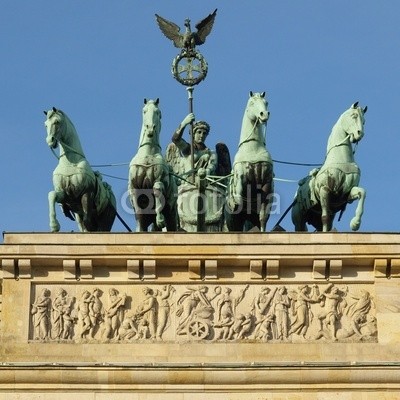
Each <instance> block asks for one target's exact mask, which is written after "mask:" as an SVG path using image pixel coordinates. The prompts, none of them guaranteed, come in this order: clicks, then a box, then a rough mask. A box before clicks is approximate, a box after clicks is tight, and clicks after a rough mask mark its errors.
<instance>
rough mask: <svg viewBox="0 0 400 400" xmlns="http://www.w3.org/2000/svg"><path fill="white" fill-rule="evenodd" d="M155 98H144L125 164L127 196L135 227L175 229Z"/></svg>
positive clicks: (172, 193)
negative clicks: (134, 148)
mask: <svg viewBox="0 0 400 400" xmlns="http://www.w3.org/2000/svg"><path fill="white" fill-rule="evenodd" d="M158 103H159V100H158V99H156V100H146V99H145V100H144V107H143V123H142V130H141V132H140V140H139V148H138V151H137V153H136V155H135V156H134V157H133V158H132V161H131V162H130V164H129V183H128V190H129V197H130V200H131V203H132V206H133V208H134V210H135V217H136V222H137V224H136V231H137V232H145V231H147V230H148V228H149V226H150V225H153V230H155V231H160V230H163V229H165V228H166V230H167V231H176V230H177V210H176V198H177V195H176V191H177V188H176V181H175V178H174V177H173V175H172V169H171V167H170V166H169V164H167V162H166V161H165V160H164V157H163V156H162V154H161V147H160V142H159V137H160V131H161V111H160V109H159V108H158Z"/></svg>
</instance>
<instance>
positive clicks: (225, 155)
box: [215, 143, 232, 176]
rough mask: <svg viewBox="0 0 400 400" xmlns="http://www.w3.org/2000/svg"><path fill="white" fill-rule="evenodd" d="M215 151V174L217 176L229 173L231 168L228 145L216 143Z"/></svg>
mask: <svg viewBox="0 0 400 400" xmlns="http://www.w3.org/2000/svg"><path fill="white" fill-rule="evenodd" d="M215 152H216V153H217V158H218V165H217V170H216V172H215V175H218V176H227V175H229V174H230V173H231V170H232V164H231V156H230V154H229V149H228V146H227V145H226V144H225V143H217V144H216V145H215Z"/></svg>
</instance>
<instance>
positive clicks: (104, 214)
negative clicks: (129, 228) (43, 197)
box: [44, 107, 117, 232]
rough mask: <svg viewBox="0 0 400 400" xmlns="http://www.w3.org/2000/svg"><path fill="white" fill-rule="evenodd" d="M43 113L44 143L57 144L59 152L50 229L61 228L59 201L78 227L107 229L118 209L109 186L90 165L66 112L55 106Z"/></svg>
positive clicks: (87, 229) (54, 180)
mask: <svg viewBox="0 0 400 400" xmlns="http://www.w3.org/2000/svg"><path fill="white" fill-rule="evenodd" d="M44 113H45V114H46V116H47V119H46V122H45V126H46V130H47V138H46V141H47V144H48V145H49V147H50V148H51V149H52V150H54V149H55V148H57V147H58V146H60V155H59V156H56V157H57V158H58V165H57V167H56V169H55V170H54V172H53V185H54V190H53V191H51V192H49V214H50V215H49V216H50V229H51V231H52V232H58V231H59V230H60V224H59V222H58V220H57V217H56V210H55V204H56V203H60V204H61V205H62V209H63V212H64V214H65V216H67V217H68V218H70V219H72V220H74V219H75V220H76V222H77V223H78V227H79V230H80V231H82V232H94V231H110V230H111V228H112V225H113V223H114V220H115V216H116V213H117V211H116V201H115V196H114V194H113V192H112V189H111V186H110V185H108V184H107V183H106V182H103V181H102V179H101V175H100V173H99V172H97V171H96V172H94V171H93V170H92V168H91V167H90V165H89V163H88V162H87V160H86V157H85V155H84V152H83V150H82V146H81V143H80V141H79V137H78V134H77V132H76V130H75V127H74V125H73V123H72V122H71V120H70V119H69V118H68V116H67V115H66V114H65V113H64V112H63V111H61V110H57V109H56V108H55V107H53V108H52V109H51V110H49V111H45V112H44Z"/></svg>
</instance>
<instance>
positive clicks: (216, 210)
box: [166, 113, 231, 232]
mask: <svg viewBox="0 0 400 400" xmlns="http://www.w3.org/2000/svg"><path fill="white" fill-rule="evenodd" d="M194 121H195V116H194V114H193V113H189V114H188V115H187V116H186V117H185V118H184V119H183V121H182V122H181V123H180V124H179V126H178V128H177V130H176V131H175V132H174V134H173V136H172V143H170V144H169V145H168V147H167V151H166V159H167V161H168V163H169V164H170V165H171V167H172V168H173V170H174V173H175V176H176V178H177V179H178V181H179V183H180V184H179V187H178V215H179V223H180V228H181V229H183V230H185V231H188V232H197V231H221V230H222V228H223V210H224V203H225V186H224V185H223V183H221V180H222V181H223V180H224V177H225V176H226V175H228V174H229V173H230V169H231V164H230V156H229V151H228V148H227V147H226V145H224V144H223V143H218V144H217V146H216V148H215V150H212V149H210V148H209V147H207V146H206V144H205V140H206V138H207V136H208V134H209V132H210V126H209V124H208V123H207V122H205V121H197V122H194ZM192 124H193V133H192V135H193V144H192V145H191V144H190V143H189V142H187V141H186V140H185V139H183V134H184V131H185V128H186V127H188V126H191V125H192ZM192 149H193V150H192ZM192 163H193V164H192ZM192 165H193V168H192Z"/></svg>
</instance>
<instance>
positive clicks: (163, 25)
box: [156, 14, 183, 48]
mask: <svg viewBox="0 0 400 400" xmlns="http://www.w3.org/2000/svg"><path fill="white" fill-rule="evenodd" d="M156 20H157V23H158V26H159V27H160V29H161V32H162V33H163V34H164V35H165V36H166V37H167V38H168V39H170V40H172V41H173V42H174V45H175V47H178V48H182V47H183V35H182V34H181V33H179V31H180V28H179V26H178V25H176V24H174V23H173V22H171V21H168V20H166V19H165V18H163V17H160V16H159V15H158V14H156Z"/></svg>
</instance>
